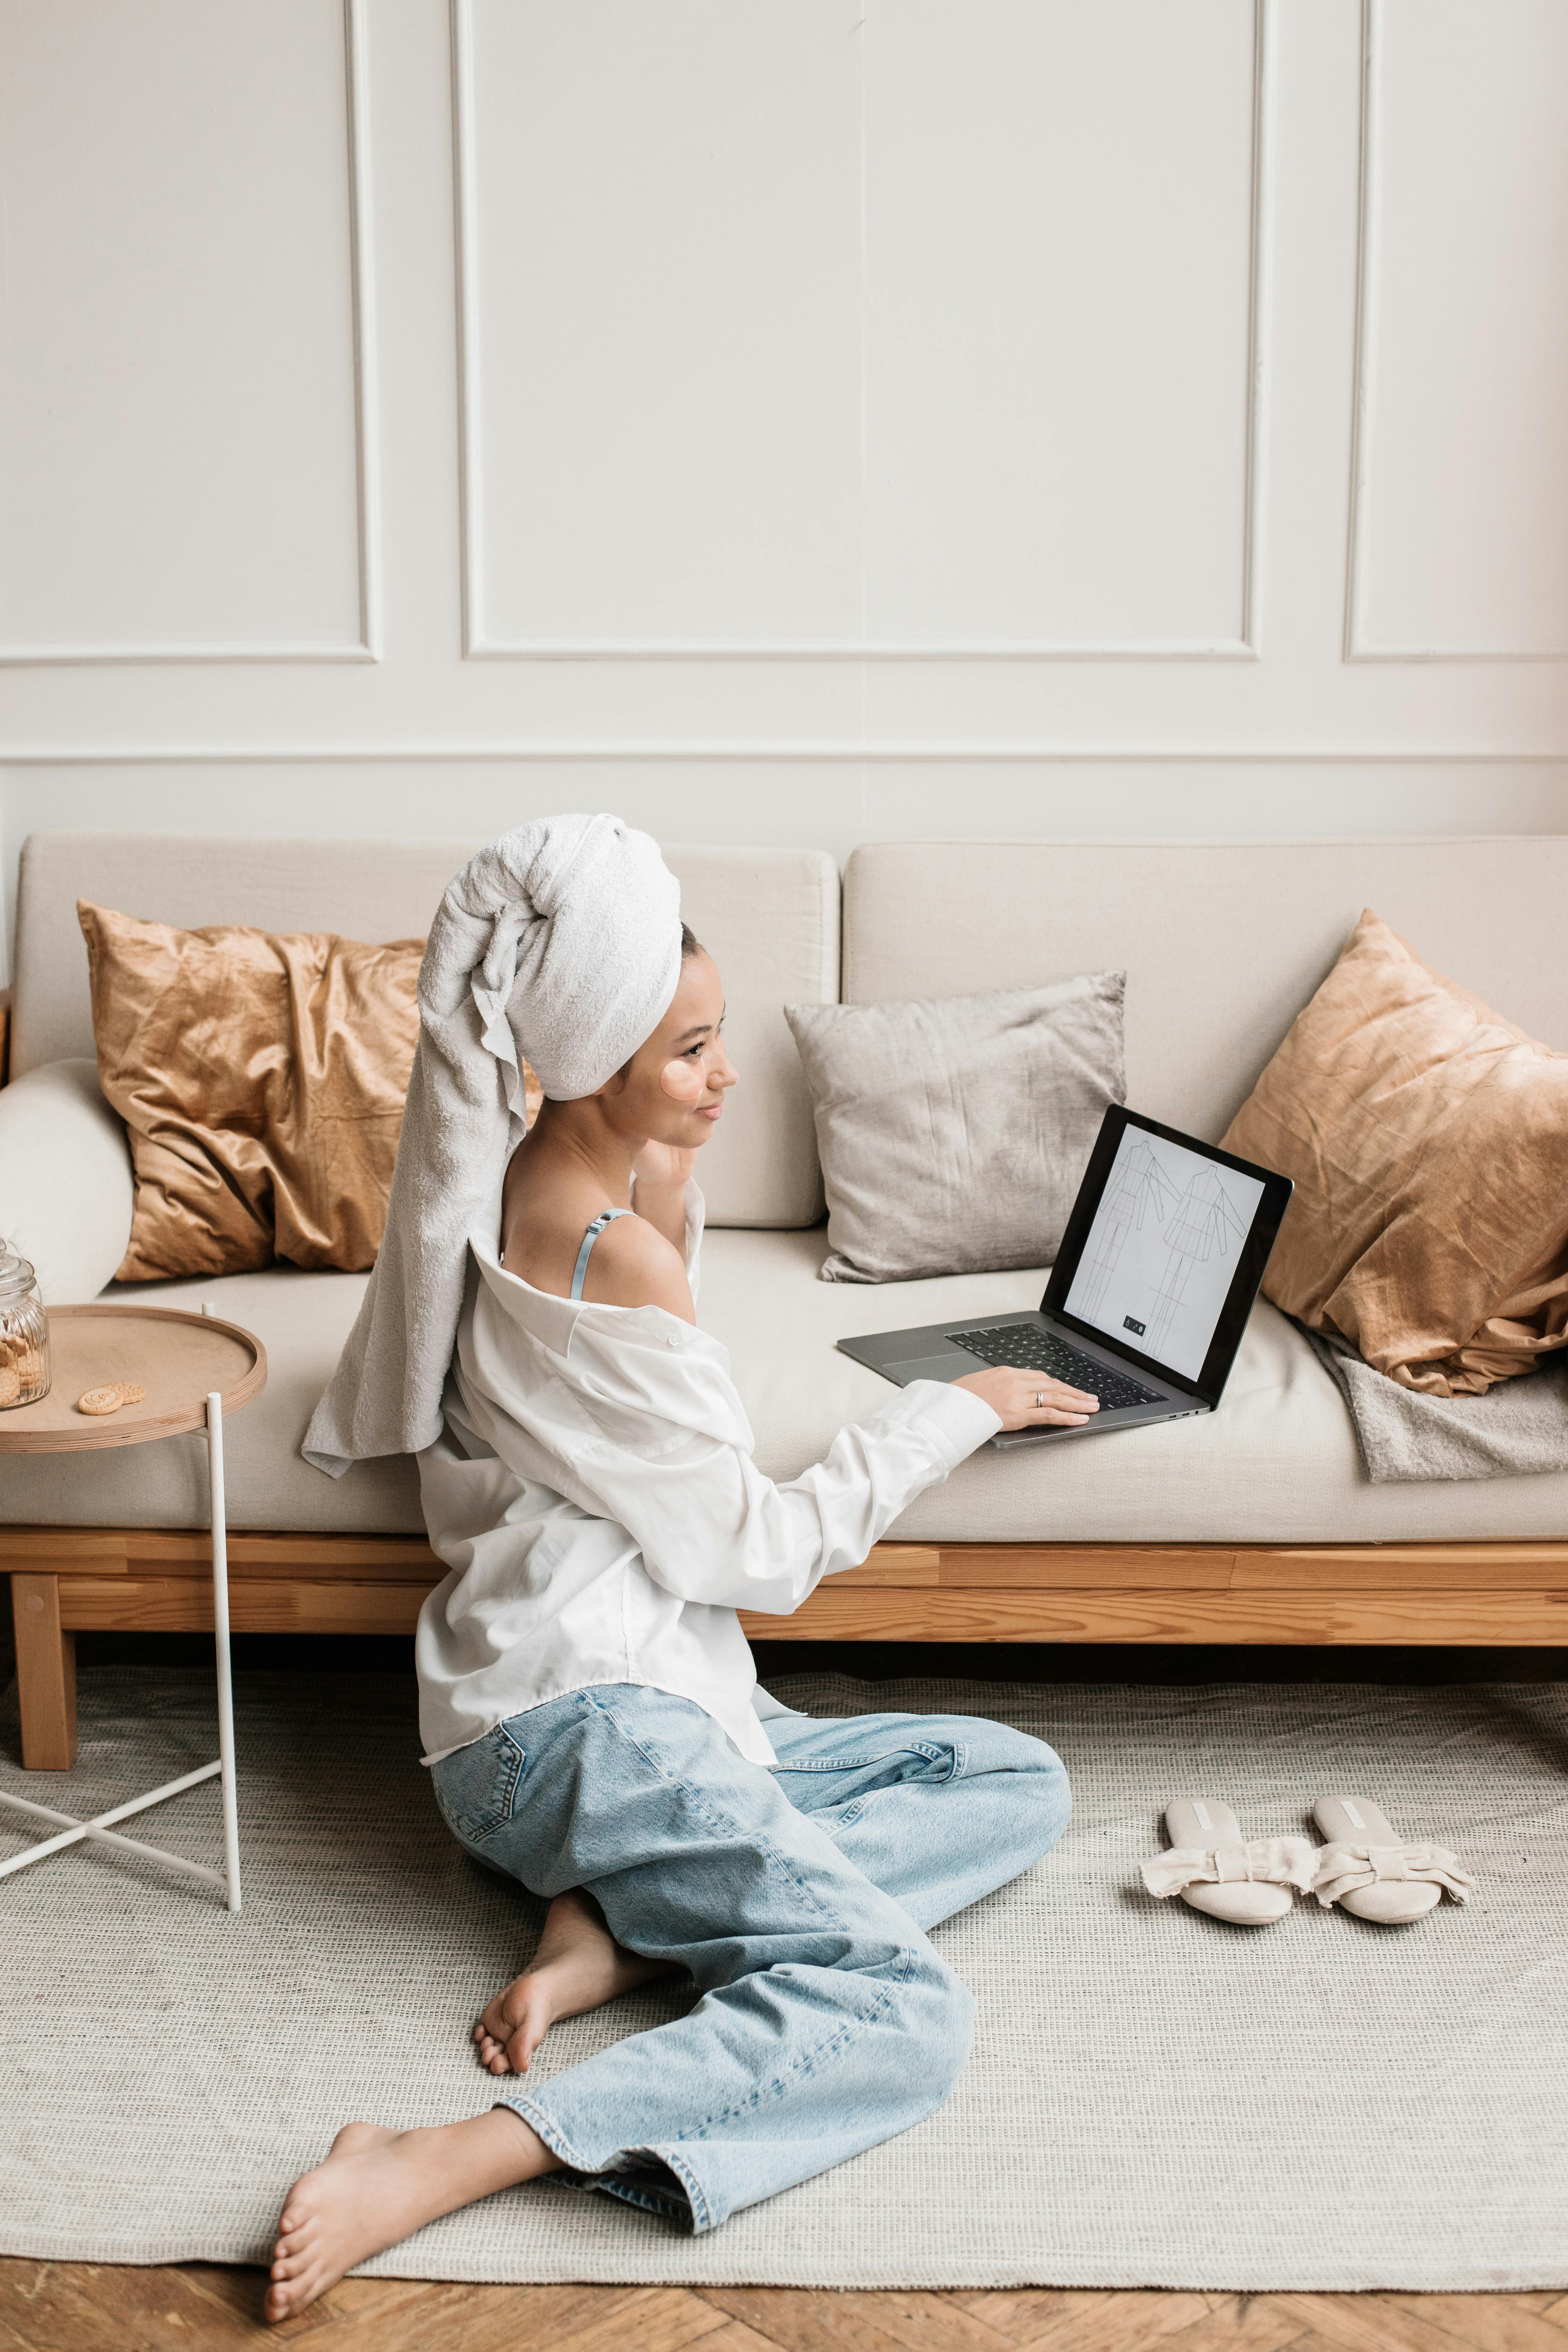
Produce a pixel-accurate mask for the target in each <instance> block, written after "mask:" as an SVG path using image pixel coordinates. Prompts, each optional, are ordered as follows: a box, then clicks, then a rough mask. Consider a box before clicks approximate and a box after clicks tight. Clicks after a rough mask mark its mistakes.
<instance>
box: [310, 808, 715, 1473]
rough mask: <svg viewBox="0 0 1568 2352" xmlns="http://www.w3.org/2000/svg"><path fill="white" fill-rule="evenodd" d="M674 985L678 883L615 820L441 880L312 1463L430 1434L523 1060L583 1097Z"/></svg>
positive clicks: (511, 1133)
mask: <svg viewBox="0 0 1568 2352" xmlns="http://www.w3.org/2000/svg"><path fill="white" fill-rule="evenodd" d="M679 978H680V886H679V883H678V882H677V881H676V879H675V877H674V876H673V874H671V873H670V871H669V869H668V866H666V865H665V862H664V860H663V858H662V857H661V856H659V852H658V844H657V842H654V841H651V840H650V839H649V838H648V836H647V834H646V833H634V832H633V830H632V828H631V827H630V826H629V825H626V824H622V822H621V820H620V818H619V817H614V816H549V817H538V818H536V819H535V820H534V822H533V823H532V824H522V825H519V826H518V828H517V830H516V832H515V833H508V834H503V835H502V836H501V838H500V840H499V841H492V842H491V844H490V845H489V848H488V849H481V850H480V852H479V856H477V857H473V858H470V859H469V861H468V865H467V866H464V868H463V870H462V872H461V873H460V874H459V875H458V876H457V877H456V878H455V879H454V880H453V881H451V882H450V883H448V885H447V890H446V893H445V896H444V897H443V898H442V900H441V905H440V908H439V911H438V912H437V917H436V919H435V922H434V923H433V924H432V925H431V929H430V937H429V940H428V941H427V942H426V949H425V960H424V961H423V963H422V964H421V965H420V968H419V1042H418V1044H417V1045H416V1048H415V1053H414V1069H413V1073H412V1076H411V1077H410V1079H409V1085H408V1099H407V1103H406V1105H405V1110H404V1114H403V1132H402V1135H401V1138H400V1139H399V1142H398V1147H397V1165H396V1167H395V1170H394V1171H393V1178H392V1194H391V1198H390V1200H389V1202H388V1204H387V1214H386V1233H385V1235H384V1239H383V1241H382V1244H381V1251H380V1254H379V1255H378V1256H377V1258H376V1262H375V1268H374V1272H373V1274H372V1276H371V1278H370V1287H369V1289H368V1290H367V1291H366V1292H365V1295H364V1299H363V1304H362V1305H361V1307H360V1311H359V1316H358V1318H357V1319H356V1321H355V1323H354V1327H353V1330H352V1331H351V1332H350V1334H349V1337H348V1340H347V1342H346V1344H345V1346H344V1348H343V1352H342V1356H341V1357H340V1358H339V1360H338V1367H337V1370H336V1371H335V1372H334V1373H333V1374H332V1377H331V1381H329V1382H328V1385H327V1390H326V1393H325V1395H324V1396H323V1397H322V1398H321V1402H320V1404H318V1406H317V1407H316V1410H315V1412H314V1413H313V1415H312V1416H311V1420H310V1428H309V1429H308V1430H307V1431H306V1433H305V1441H304V1445H303V1448H302V1451H303V1453H304V1455H305V1459H306V1460H307V1461H308V1462H312V1463H314V1465H315V1466H316V1467H317V1469H318V1470H325V1471H327V1472H329V1473H330V1474H331V1476H333V1477H341V1476H342V1473H343V1472H344V1471H345V1470H346V1469H347V1468H348V1466H349V1465H350V1463H351V1462H356V1461H361V1460H363V1459H365V1458H366V1457H367V1456H369V1455H373V1454H416V1453H418V1452H419V1451H420V1449H421V1448H422V1447H424V1446H426V1445H429V1444H432V1443H433V1442H434V1440H435V1438H436V1437H437V1434H438V1433H439V1431H440V1427H441V1391H442V1387H443V1385H444V1383H445V1381H446V1378H447V1366H448V1365H449V1363H450V1362H451V1359H452V1346H453V1342H454V1340H455V1339H456V1337H457V1329H458V1314H459V1312H460V1311H461V1307H462V1301H463V1283H464V1278H465V1273H466V1265H465V1261H466V1257H467V1252H468V1236H469V1234H471V1233H473V1232H475V1231H476V1230H478V1229H479V1225H480V1222H481V1220H483V1221H487V1222H488V1223H489V1224H490V1225H493V1223H494V1220H495V1218H496V1215H497V1213H498V1212H499V1207H500V1187H501V1181H502V1179H503V1177H504V1176H505V1173H506V1166H507V1162H508V1160H510V1157H511V1154H512V1151H513V1150H514V1148H515V1147H516V1145H517V1143H518V1142H519V1140H520V1139H521V1136H522V1134H523V1132H524V1129H525V1128H526V1125H527V1119H526V1117H525V1114H524V1109H523V1095H522V1074H521V1060H522V1059H526V1060H527V1061H528V1062H529V1063H530V1064H531V1066H532V1068H533V1071H534V1073H535V1075H536V1076H537V1077H538V1079H539V1082H540V1084H541V1086H542V1087H543V1089H544V1092H545V1094H546V1095H547V1096H548V1097H550V1099H551V1100H552V1101H553V1102H570V1101H574V1100H575V1099H576V1098H577V1097H579V1096H582V1095H591V1094H593V1093H595V1091H596V1090H597V1088H598V1087H602V1086H603V1085H604V1083H605V1079H606V1078H608V1077H611V1076H613V1075H614V1074H615V1072H616V1070H618V1069H619V1068H620V1066H621V1065H622V1063H623V1062H626V1061H628V1060H629V1059H630V1057H631V1055H633V1054H635V1053H636V1051H637V1047H638V1046H639V1045H641V1044H642V1043H643V1041H644V1039H645V1038H646V1037H648V1036H650V1035H651V1034H652V1033H653V1031H654V1030H655V1029H656V1028H657V1027H658V1024H659V1021H660V1020H661V1019H662V1017H663V1015H664V1013H666V1012H667V1011H668V1006H669V1002H670V999H671V997H673V995H674V994H675V990H676V984H677V982H679ZM491 1238H492V1239H493V1234H491Z"/></svg>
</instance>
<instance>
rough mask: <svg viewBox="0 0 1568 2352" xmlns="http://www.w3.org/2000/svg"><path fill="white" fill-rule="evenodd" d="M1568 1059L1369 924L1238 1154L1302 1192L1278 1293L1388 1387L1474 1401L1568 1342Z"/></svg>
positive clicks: (1273, 1290)
mask: <svg viewBox="0 0 1568 2352" xmlns="http://www.w3.org/2000/svg"><path fill="white" fill-rule="evenodd" d="M1565 1145H1568V1055H1565V1054H1553V1053H1551V1052H1549V1051H1548V1049H1547V1048H1546V1047H1545V1046H1544V1045H1537V1044H1536V1043H1535V1041H1534V1040H1533V1038H1531V1037H1528V1036H1526V1035H1525V1034H1524V1033H1523V1031H1522V1030H1519V1029H1516V1028H1515V1027H1514V1026H1513V1024H1512V1023H1511V1022H1510V1021H1507V1020H1505V1019H1504V1018H1503V1016H1502V1015H1501V1014H1500V1013H1493V1012H1492V1011H1491V1010H1490V1009H1489V1007H1488V1006H1487V1005H1485V1004H1483V1003H1481V1002H1480V1000H1479V998H1478V997H1474V996H1472V995H1471V994H1470V993H1469V992H1468V989H1465V988H1463V987H1460V986H1459V985H1458V984H1457V983H1456V982H1453V981H1451V980H1446V979H1445V978H1444V977H1443V975H1442V973H1441V972H1436V971H1433V970H1432V969H1431V967H1430V966H1429V965H1427V964H1425V963H1423V962H1422V961H1421V959H1420V957H1419V956H1418V955H1417V954H1416V953H1415V950H1414V949H1412V948H1411V947H1410V946H1409V945H1408V943H1407V942H1406V941H1405V940H1402V939H1400V938H1398V937H1397V935H1396V934H1395V933H1394V932H1393V931H1391V930H1390V929H1389V928H1388V925H1387V924H1386V923H1384V922H1383V921H1381V920H1380V919H1379V918H1378V917H1377V916H1376V915H1375V914H1373V911H1372V909H1371V908H1368V909H1367V911H1366V913H1365V914H1363V917H1362V919H1361V921H1360V922H1359V923H1358V924H1357V926H1356V932H1355V937H1354V938H1353V939H1352V941H1351V943H1350V945H1349V947H1348V948H1347V949H1346V950H1345V951H1344V953H1343V955H1342V957H1341V958H1340V960H1339V962H1338V963H1337V964H1336V965H1335V966H1334V969H1333V971H1331V973H1330V974H1329V977H1328V978H1327V980H1326V981H1324V982H1323V984H1322V986H1321V988H1320V989H1319V991H1318V992H1317V994H1316V995H1315V996H1314V997H1313V999H1312V1001H1311V1003H1310V1004H1308V1005H1306V1006H1305V1007H1304V1008H1303V1009H1302V1011H1301V1012H1300V1013H1299V1014H1298V1016H1297V1018H1296V1020H1295V1021H1294V1022H1293V1023H1292V1024H1291V1027H1290V1032H1289V1035H1288V1036H1287V1038H1286V1040H1285V1042H1284V1044H1283V1045H1281V1046H1280V1048H1279V1052H1278V1053H1277V1054H1276V1055H1275V1056H1274V1059H1273V1060H1272V1061H1271V1062H1270V1063H1269V1065H1268V1068H1267V1069H1266V1070H1265V1071H1264V1073H1263V1076H1262V1077H1261V1078H1259V1080H1258V1085H1257V1087H1256V1088H1255V1089H1254V1091H1253V1093H1252V1094H1251V1096H1250V1097H1248V1099H1247V1102H1246V1103H1244V1104H1243V1106H1242V1108H1241V1110H1240V1112H1239V1113H1238V1114H1237V1118H1235V1119H1234V1120H1233V1121H1232V1123H1231V1126H1230V1129H1229V1131H1228V1133H1227V1134H1226V1138H1225V1148H1226V1150H1227V1151H1234V1152H1236V1153H1237V1154H1238V1155H1239V1156H1240V1158H1242V1159H1244V1160H1260V1161H1262V1163H1263V1164H1264V1165H1265V1166H1266V1167H1268V1168H1277V1169H1278V1170H1279V1173H1280V1174H1281V1175H1282V1176H1289V1177H1291V1178H1292V1179H1293V1180H1294V1182H1295V1186H1296V1190H1295V1193H1294V1195H1293V1197H1292V1199H1291V1202H1290V1207H1289V1213H1288V1215H1287V1216H1286V1219H1285V1223H1284V1225H1283V1227H1282V1229H1281V1231H1280V1234H1279V1242H1278V1243H1277V1244H1276V1245H1275V1250H1274V1255H1273V1256H1272V1257H1271V1258H1270V1260H1269V1262H1268V1273H1267V1275H1266V1276H1265V1277H1264V1288H1265V1290H1266V1291H1267V1293H1268V1297H1270V1298H1272V1299H1273V1301H1274V1303H1275V1305H1276V1306H1278V1307H1283V1308H1284V1310H1285V1312H1286V1313H1287V1314H1288V1315H1294V1316H1297V1317H1299V1318H1300V1320H1301V1321H1302V1322H1303V1323H1305V1324H1307V1325H1308V1326H1309V1327H1310V1328H1311V1329H1312V1330H1314V1331H1321V1330H1322V1329H1324V1328H1327V1329H1329V1330H1331V1331H1338V1332H1340V1333H1341V1334H1342V1336H1343V1337H1344V1338H1345V1339H1349V1340H1350V1341H1351V1342H1352V1345H1353V1346H1355V1347H1356V1348H1358V1349H1360V1350H1361V1353H1362V1354H1363V1356H1364V1357H1365V1359H1366V1360H1367V1362H1368V1363H1369V1364H1370V1365H1372V1367H1373V1370H1375V1371H1379V1372H1385V1373H1386V1374H1387V1375H1388V1377H1389V1378H1390V1379H1391V1380H1394V1381H1398V1382H1399V1383H1400V1385H1401V1386H1402V1387H1404V1388H1407V1389H1420V1390H1425V1391H1427V1392H1428V1393H1429V1394H1431V1395H1434V1396H1440V1397H1447V1396H1458V1395H1478V1394H1480V1393H1482V1392H1484V1391H1486V1390H1487V1389H1488V1388H1489V1386H1490V1385H1491V1383H1492V1382H1493V1381H1503V1380H1508V1379H1510V1378H1512V1377H1514V1376H1515V1375H1517V1374H1518V1373H1520V1372H1527V1371H1530V1370H1533V1368H1534V1366H1535V1365H1536V1363H1537V1362H1538V1361H1539V1360H1540V1357H1541V1355H1542V1352H1543V1351H1544V1350H1545V1349H1551V1348H1561V1347H1562V1346H1563V1343H1564V1339H1568V1193H1565V1191H1564V1186H1563V1160H1564V1156H1565V1152H1564V1147H1565Z"/></svg>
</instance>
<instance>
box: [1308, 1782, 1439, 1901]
mask: <svg viewBox="0 0 1568 2352" xmlns="http://www.w3.org/2000/svg"><path fill="white" fill-rule="evenodd" d="M1312 1818H1313V1820H1314V1821H1315V1822H1317V1824H1318V1827H1319V1828H1320V1829H1321V1832H1322V1833H1323V1836H1324V1839H1325V1840H1326V1843H1325V1844H1324V1845H1323V1847H1322V1848H1321V1852H1320V1853H1319V1855H1318V1874H1317V1877H1316V1879H1315V1880H1314V1881H1313V1885H1312V1892H1313V1894H1314V1895H1316V1896H1317V1898H1318V1900H1319V1902H1320V1903H1321V1905H1322V1906H1323V1908H1324V1909H1325V1910H1327V1909H1328V1908H1329V1906H1330V1905H1331V1904H1334V1903H1338V1904H1340V1905H1341V1906H1342V1907H1343V1909H1345V1910H1346V1911H1353V1912H1354V1913H1355V1915H1356V1917H1357V1918H1358V1919H1375V1920H1376V1921H1377V1922H1378V1924H1379V1926H1380V1927H1408V1926H1409V1925H1410V1923H1411V1921H1412V1920H1413V1919H1422V1918H1425V1917H1426V1914H1427V1912H1428V1911H1431V1910H1435V1909H1436V1906H1437V1905H1438V1904H1439V1903H1440V1902H1441V1901H1442V1899H1443V1896H1444V1895H1445V1893H1447V1894H1448V1895H1451V1896H1452V1897H1453V1900H1454V1901H1455V1902H1456V1903H1463V1902H1464V1900H1465V1898H1466V1896H1467V1895H1468V1893H1469V1890H1470V1888H1471V1886H1472V1885H1474V1884H1475V1882H1474V1880H1473V1879H1471V1878H1470V1877H1468V1875H1467V1874H1466V1873H1465V1872H1464V1871H1462V1870H1461V1869H1460V1867H1459V1864H1458V1856H1457V1855H1455V1854H1451V1853H1449V1852H1448V1849H1447V1846H1446V1845H1430V1844H1424V1845H1406V1844H1405V1841H1404V1839H1403V1838H1401V1837H1396V1836H1395V1834H1394V1831H1393V1830H1392V1829H1391V1828H1390V1827H1389V1825H1388V1822H1386V1821H1385V1820H1384V1816H1383V1814H1382V1813H1380V1812H1379V1811H1378V1809H1377V1807H1376V1806H1375V1805H1374V1804H1373V1802H1372V1801H1371V1799H1370V1798H1368V1797H1320V1798H1319V1799H1318V1801H1317V1803H1316V1804H1315V1805H1314V1806H1313V1808H1312Z"/></svg>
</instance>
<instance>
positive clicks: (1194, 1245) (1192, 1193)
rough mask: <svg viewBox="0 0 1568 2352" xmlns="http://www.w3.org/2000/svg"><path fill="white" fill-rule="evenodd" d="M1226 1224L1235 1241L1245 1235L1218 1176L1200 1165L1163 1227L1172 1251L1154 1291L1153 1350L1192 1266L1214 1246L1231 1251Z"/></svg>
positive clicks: (1165, 1329)
mask: <svg viewBox="0 0 1568 2352" xmlns="http://www.w3.org/2000/svg"><path fill="white" fill-rule="evenodd" d="M1227 1225H1228V1226H1229V1228H1230V1230H1231V1232H1232V1233H1233V1234H1235V1235H1236V1237H1237V1240H1238V1241H1245V1240H1246V1239H1247V1227H1246V1225H1245V1224H1243V1223H1242V1221H1241V1219H1240V1218H1239V1217H1238V1216H1237V1213H1236V1208H1235V1205H1234V1203H1233V1202H1232V1201H1231V1197H1230V1195H1229V1193H1228V1192H1226V1188H1225V1186H1224V1185H1223V1184H1222V1183H1221V1182H1220V1180H1219V1177H1218V1176H1217V1174H1216V1173H1215V1171H1214V1169H1212V1168H1203V1169H1200V1170H1199V1171H1198V1172H1197V1174H1196V1175H1195V1176H1194V1178H1193V1179H1192V1181H1191V1182H1190V1183H1189V1184H1188V1186H1187V1189H1186V1191H1185V1192H1184V1193H1183V1195H1182V1197H1181V1200H1180V1202H1178V1204H1177V1207H1176V1213H1175V1215H1174V1216H1173V1218H1172V1219H1171V1222H1170V1223H1169V1224H1168V1225H1167V1226H1166V1228H1165V1239H1166V1240H1167V1241H1168V1242H1169V1243H1170V1244H1171V1255H1170V1257H1169V1259H1168V1260H1167V1262H1166V1265H1165V1271H1164V1274H1163V1277H1162V1279H1161V1282H1160V1286H1159V1288H1158V1289H1157V1290H1156V1292H1155V1294H1154V1296H1155V1297H1156V1298H1157V1299H1158V1300H1159V1302H1160V1304H1159V1306H1158V1307H1157V1308H1156V1309H1155V1312H1154V1321H1153V1326H1152V1329H1151V1331H1150V1334H1149V1339H1150V1345H1151V1347H1152V1348H1153V1349H1154V1350H1155V1351H1156V1352H1158V1350H1159V1349H1160V1348H1161V1346H1162V1345H1163V1341H1164V1339H1165V1336H1166V1334H1167V1333H1168V1332H1169V1330H1170V1328H1171V1324H1172V1321H1173V1318H1174V1316H1175V1312H1176V1309H1177V1307H1179V1306H1180V1305H1181V1303H1182V1295H1183V1293H1184V1290H1185V1289H1186V1286H1187V1277H1188V1276H1189V1275H1190V1274H1191V1273H1192V1270H1193V1268H1194V1265H1207V1263H1208V1261H1209V1259H1210V1258H1211V1257H1212V1256H1213V1255H1214V1253H1215V1250H1216V1249H1217V1250H1218V1252H1219V1254H1220V1255H1221V1257H1228V1256H1229V1255H1230V1244H1229V1243H1228V1242H1227V1241H1226V1226H1227Z"/></svg>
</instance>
